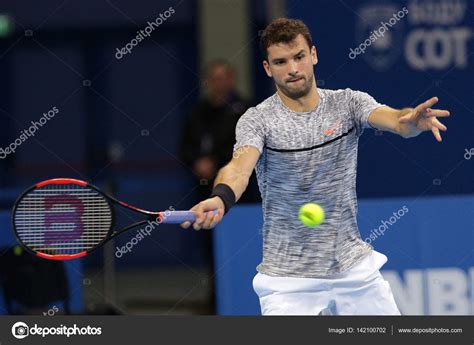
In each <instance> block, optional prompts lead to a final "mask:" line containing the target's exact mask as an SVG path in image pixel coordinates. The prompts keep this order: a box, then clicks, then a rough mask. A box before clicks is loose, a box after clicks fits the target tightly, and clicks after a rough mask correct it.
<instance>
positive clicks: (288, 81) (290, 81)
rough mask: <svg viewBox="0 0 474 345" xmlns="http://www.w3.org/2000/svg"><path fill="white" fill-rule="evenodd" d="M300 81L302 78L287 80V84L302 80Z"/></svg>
mask: <svg viewBox="0 0 474 345" xmlns="http://www.w3.org/2000/svg"><path fill="white" fill-rule="evenodd" d="M302 79H303V77H298V78H293V79H288V80H287V83H294V82H297V81H300V80H302Z"/></svg>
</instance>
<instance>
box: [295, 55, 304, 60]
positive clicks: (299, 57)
mask: <svg viewBox="0 0 474 345" xmlns="http://www.w3.org/2000/svg"><path fill="white" fill-rule="evenodd" d="M302 58H304V55H300V56H297V57H296V60H301V59H302Z"/></svg>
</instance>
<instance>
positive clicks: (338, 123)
mask: <svg viewBox="0 0 474 345" xmlns="http://www.w3.org/2000/svg"><path fill="white" fill-rule="evenodd" d="M340 126H341V120H339V121H337V122H336V124H335V125H334V126H332V127H329V128H327V129H325V130H324V132H323V133H324V135H331V134H333V133H334V131H335V130H336V129H338V128H339V127H340Z"/></svg>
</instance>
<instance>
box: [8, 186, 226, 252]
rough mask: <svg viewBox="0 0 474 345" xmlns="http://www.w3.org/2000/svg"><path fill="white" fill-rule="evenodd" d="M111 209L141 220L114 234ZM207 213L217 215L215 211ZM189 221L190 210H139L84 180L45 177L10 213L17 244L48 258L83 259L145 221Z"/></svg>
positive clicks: (17, 202) (113, 218) (18, 201)
mask: <svg viewBox="0 0 474 345" xmlns="http://www.w3.org/2000/svg"><path fill="white" fill-rule="evenodd" d="M116 205H119V206H122V207H125V208H127V209H129V210H132V211H135V212H137V213H141V214H144V215H146V216H147V217H146V218H145V219H143V220H141V221H138V222H136V223H133V224H130V225H128V226H126V227H124V228H122V229H120V230H114V228H115V212H114V208H113V206H116ZM211 212H212V211H211ZM213 212H214V213H216V214H217V210H215V211H213ZM195 220H196V217H195V214H194V213H193V212H191V211H160V212H152V211H146V210H142V209H140V208H138V207H135V206H132V205H129V204H127V203H125V202H123V201H120V200H117V199H115V198H114V197H112V196H110V195H107V194H106V193H104V192H102V191H101V190H100V189H98V188H97V187H95V186H93V185H91V184H89V183H87V182H85V181H81V180H76V179H70V178H55V179H50V180H46V181H43V182H40V183H37V184H35V185H34V186H32V187H30V188H28V189H27V190H26V191H25V192H23V194H22V195H21V196H20V197H19V198H18V199H17V201H16V202H15V206H14V207H13V214H12V222H13V230H14V232H15V235H16V237H17V239H18V241H19V242H20V243H21V244H22V245H23V247H25V249H26V250H27V251H28V252H30V253H31V254H34V255H36V256H39V257H41V258H44V259H49V260H70V259H77V258H80V257H83V256H85V255H87V254H88V253H90V252H91V251H93V250H94V249H96V248H98V247H100V246H102V245H104V243H106V242H107V241H109V240H110V239H112V238H114V237H115V236H117V235H119V234H121V233H124V232H126V231H128V230H130V229H132V228H135V227H137V226H140V225H143V224H145V223H148V222H149V221H152V222H157V223H158V224H161V223H167V224H180V223H182V222H185V221H189V222H194V221H195Z"/></svg>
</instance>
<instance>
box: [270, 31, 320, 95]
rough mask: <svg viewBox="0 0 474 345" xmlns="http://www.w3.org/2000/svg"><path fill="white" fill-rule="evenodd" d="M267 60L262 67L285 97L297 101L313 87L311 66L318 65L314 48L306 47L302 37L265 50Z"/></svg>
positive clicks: (306, 44)
mask: <svg viewBox="0 0 474 345" xmlns="http://www.w3.org/2000/svg"><path fill="white" fill-rule="evenodd" d="M267 53H268V58H267V59H268V60H264V61H263V67H264V68H265V72H267V75H268V76H269V77H272V78H273V80H274V81H275V84H276V85H277V88H278V89H279V90H280V91H281V92H283V93H284V94H285V95H286V96H288V97H290V98H292V99H297V98H300V97H303V96H305V95H307V94H308V93H309V91H310V90H311V87H312V85H313V80H314V72H313V66H314V65H316V64H317V63H318V57H317V55H316V48H315V47H314V46H313V47H311V49H310V48H309V46H308V43H307V42H306V40H305V38H304V37H303V35H301V34H300V35H298V36H296V38H295V39H294V40H293V41H291V42H289V43H288V44H285V43H278V44H274V45H271V46H269V47H268V48H267Z"/></svg>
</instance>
